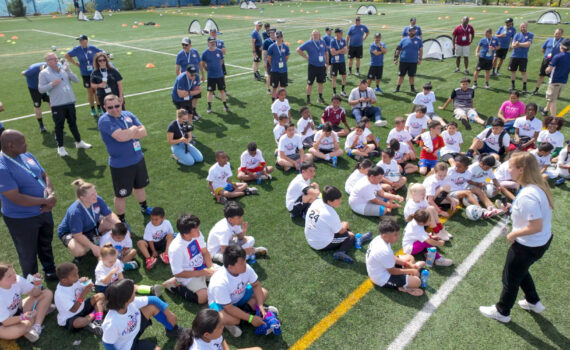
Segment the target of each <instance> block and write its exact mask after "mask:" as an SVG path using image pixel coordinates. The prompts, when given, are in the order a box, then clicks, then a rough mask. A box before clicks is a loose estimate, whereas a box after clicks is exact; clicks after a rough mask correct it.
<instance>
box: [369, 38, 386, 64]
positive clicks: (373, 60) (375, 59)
mask: <svg viewBox="0 0 570 350" xmlns="http://www.w3.org/2000/svg"><path fill="white" fill-rule="evenodd" d="M385 48H386V44H384V43H383V42H382V41H381V42H380V45H376V42H373V43H372V44H370V65H371V66H372V67H380V66H383V65H384V54H380V55H378V56H376V55H375V54H373V53H372V52H374V51H382V49H385Z"/></svg>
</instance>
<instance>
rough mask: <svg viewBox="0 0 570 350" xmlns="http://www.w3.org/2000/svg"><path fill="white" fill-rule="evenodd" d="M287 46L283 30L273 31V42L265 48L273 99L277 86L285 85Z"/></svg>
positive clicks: (288, 52) (287, 57) (275, 96)
mask: <svg viewBox="0 0 570 350" xmlns="http://www.w3.org/2000/svg"><path fill="white" fill-rule="evenodd" d="M289 55H290V50H289V46H288V45H287V44H285V43H283V32H282V31H280V30H278V31H277V32H275V43H273V44H272V45H271V46H269V49H267V64H268V65H269V66H270V67H271V75H270V80H271V87H272V88H273V91H272V94H271V95H272V96H273V99H275V98H277V88H278V87H282V88H285V87H287V84H288V83H287V61H289Z"/></svg>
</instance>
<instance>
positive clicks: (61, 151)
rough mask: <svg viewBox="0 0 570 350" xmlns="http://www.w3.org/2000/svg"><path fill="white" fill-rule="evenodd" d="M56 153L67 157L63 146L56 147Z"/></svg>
mask: <svg viewBox="0 0 570 350" xmlns="http://www.w3.org/2000/svg"><path fill="white" fill-rule="evenodd" d="M57 154H58V155H59V156H60V157H67V156H68V155H69V154H68V153H67V151H66V150H65V147H63V146H61V147H58V148H57Z"/></svg>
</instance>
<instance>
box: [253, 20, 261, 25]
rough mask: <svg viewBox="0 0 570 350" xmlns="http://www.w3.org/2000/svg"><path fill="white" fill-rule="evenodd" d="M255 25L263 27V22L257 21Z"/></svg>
mask: <svg viewBox="0 0 570 350" xmlns="http://www.w3.org/2000/svg"><path fill="white" fill-rule="evenodd" d="M253 24H255V25H256V26H260V25H262V24H263V23H261V21H255V22H253Z"/></svg>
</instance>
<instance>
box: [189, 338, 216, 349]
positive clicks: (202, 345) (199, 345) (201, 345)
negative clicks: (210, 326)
mask: <svg viewBox="0 0 570 350" xmlns="http://www.w3.org/2000/svg"><path fill="white" fill-rule="evenodd" d="M223 342H224V337H219V338H217V339H214V340H210V342H208V343H206V342H205V341H203V340H202V339H200V338H194V342H193V343H192V345H191V346H190V348H189V349H188V350H222V343H223Z"/></svg>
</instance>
